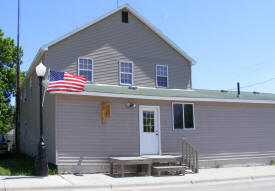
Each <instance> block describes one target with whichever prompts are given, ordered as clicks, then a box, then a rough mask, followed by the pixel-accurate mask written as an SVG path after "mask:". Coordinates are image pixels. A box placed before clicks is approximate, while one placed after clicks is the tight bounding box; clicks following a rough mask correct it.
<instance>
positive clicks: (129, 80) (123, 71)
mask: <svg viewBox="0 0 275 191" xmlns="http://www.w3.org/2000/svg"><path fill="white" fill-rule="evenodd" d="M119 76H120V84H121V85H133V63H132V62H120V63H119Z"/></svg>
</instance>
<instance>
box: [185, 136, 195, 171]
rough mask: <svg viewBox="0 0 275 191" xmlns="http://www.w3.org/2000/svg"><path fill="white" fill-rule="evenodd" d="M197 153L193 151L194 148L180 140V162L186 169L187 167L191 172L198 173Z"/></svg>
mask: <svg viewBox="0 0 275 191" xmlns="http://www.w3.org/2000/svg"><path fill="white" fill-rule="evenodd" d="M198 156H199V154H198V151H196V150H195V149H194V147H193V146H192V145H191V144H190V143H188V142H187V141H186V139H185V138H184V137H183V138H182V160H183V162H184V163H185V165H186V166H187V167H189V168H190V169H191V170H192V171H193V172H195V173H198V172H199V160H198Z"/></svg>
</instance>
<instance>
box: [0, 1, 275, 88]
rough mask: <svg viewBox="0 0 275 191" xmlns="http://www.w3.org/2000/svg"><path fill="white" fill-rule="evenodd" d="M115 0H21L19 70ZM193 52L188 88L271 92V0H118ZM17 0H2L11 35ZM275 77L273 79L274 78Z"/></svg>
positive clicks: (274, 66) (0, 11) (274, 34)
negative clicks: (189, 85)
mask: <svg viewBox="0 0 275 191" xmlns="http://www.w3.org/2000/svg"><path fill="white" fill-rule="evenodd" d="M116 3H117V2H116V0H92V1H91V0H78V1H68V0H58V1H57V0H47V1H37V0H21V38H20V40H21V45H22V46H23V49H24V57H23V61H24V63H23V65H22V70H27V69H28V67H29V66H30V64H31V62H32V60H33V58H34V56H35V54H36V53H37V51H38V49H39V48H40V47H41V46H42V45H44V44H46V43H48V42H50V41H53V40H55V39H57V38H58V37H60V36H62V35H64V34H66V33H68V32H71V31H72V30H74V29H76V28H78V27H81V26H82V25H84V24H87V23H89V22H90V21H92V20H95V19H96V18H98V17H100V16H102V15H104V14H106V13H108V12H110V11H111V10H113V9H115V8H116ZM125 3H128V4H129V5H130V6H132V7H133V8H134V9H135V10H136V11H137V12H138V13H140V14H141V15H142V16H143V17H144V18H146V19H147V20H148V21H149V22H150V23H152V24H153V25H154V26H155V27H157V28H158V29H159V30H160V31H162V32H163V33H164V34H165V35H166V36H168V37H169V38H170V39H171V40H172V41H173V42H175V43H176V44H177V45H178V46H179V47H181V48H182V49H183V50H184V51H185V52H187V53H188V54H189V55H190V56H191V57H193V58H194V59H195V60H196V61H197V64H196V65H195V66H194V67H193V68H192V75H193V78H192V80H193V88H203V89H231V88H234V87H235V86H236V82H237V81H239V82H240V83H241V86H247V85H250V84H254V83H258V82H262V81H266V80H269V79H272V80H270V81H268V82H266V83H263V84H260V85H256V86H253V87H249V88H242V90H243V91H260V92H272V93H275V11H274V10H275V1H273V0H262V1H261V0H257V1H256V0H222V1H221V0H207V1H205V0H150V1H148V0H119V5H123V4H125ZM16 11H17V0H1V6H0V28H2V29H3V30H4V32H5V37H8V36H9V37H12V38H16V24H17V20H16V19H17V17H16V16H17V15H16V14H17V12H16ZM273 78H274V79H273Z"/></svg>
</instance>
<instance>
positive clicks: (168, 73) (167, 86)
mask: <svg viewBox="0 0 275 191" xmlns="http://www.w3.org/2000/svg"><path fill="white" fill-rule="evenodd" d="M158 66H167V87H164V86H158V72H157V68H158ZM155 71H156V87H157V88H169V70H168V65H166V64H156V70H155ZM163 77H166V76H163Z"/></svg>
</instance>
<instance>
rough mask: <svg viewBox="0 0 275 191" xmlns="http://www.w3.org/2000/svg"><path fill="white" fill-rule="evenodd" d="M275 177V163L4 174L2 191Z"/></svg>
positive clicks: (1, 183)
mask: <svg viewBox="0 0 275 191" xmlns="http://www.w3.org/2000/svg"><path fill="white" fill-rule="evenodd" d="M272 177H274V180H275V166H256V167H232V168H212V169H200V172H199V173H198V174H191V173H187V174H186V175H185V176H161V177H155V176H149V177H148V176H147V177H146V176H138V177H125V178H120V177H111V176H109V175H105V174H85V175H55V176H48V177H44V178H40V177H30V176H27V177H26V176H21V177H11V176H10V177H1V176H0V191H2V190H3V191H4V190H5V191H11V190H21V191H23V190H42V189H43V190H53V189H59V190H60V189H63V190H69V189H99V188H106V189H112V188H122V187H123V188H126V187H138V186H153V185H157V186H161V185H166V186H169V185H176V184H198V183H206V182H218V181H220V182H221V181H232V180H250V179H260V178H272Z"/></svg>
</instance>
